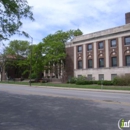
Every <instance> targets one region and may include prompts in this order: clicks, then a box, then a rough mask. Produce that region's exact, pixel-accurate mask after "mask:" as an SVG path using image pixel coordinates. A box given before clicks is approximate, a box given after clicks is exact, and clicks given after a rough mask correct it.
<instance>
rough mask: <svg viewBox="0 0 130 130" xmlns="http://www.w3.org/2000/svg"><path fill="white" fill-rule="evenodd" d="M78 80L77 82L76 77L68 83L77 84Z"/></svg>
mask: <svg viewBox="0 0 130 130" xmlns="http://www.w3.org/2000/svg"><path fill="white" fill-rule="evenodd" d="M76 80H77V78H76V77H72V78H71V79H70V81H68V83H71V84H75V83H76Z"/></svg>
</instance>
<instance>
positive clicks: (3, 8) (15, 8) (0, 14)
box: [0, 0, 34, 41]
mask: <svg viewBox="0 0 130 130" xmlns="http://www.w3.org/2000/svg"><path fill="white" fill-rule="evenodd" d="M31 9H32V7H30V6H29V5H28V3H27V0H0V41H2V40H7V39H8V38H9V37H10V36H12V35H14V34H16V33H18V34H21V32H22V34H26V33H25V32H24V31H20V30H19V29H20V27H21V26H22V18H29V19H31V20H34V18H33V13H32V12H31ZM25 36H26V35H25Z"/></svg>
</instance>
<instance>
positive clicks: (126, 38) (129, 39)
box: [125, 37, 130, 45]
mask: <svg viewBox="0 0 130 130" xmlns="http://www.w3.org/2000/svg"><path fill="white" fill-rule="evenodd" d="M129 44H130V37H125V45H129Z"/></svg>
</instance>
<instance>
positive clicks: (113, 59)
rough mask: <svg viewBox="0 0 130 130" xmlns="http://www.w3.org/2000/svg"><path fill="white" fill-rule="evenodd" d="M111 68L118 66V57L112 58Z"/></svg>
mask: <svg viewBox="0 0 130 130" xmlns="http://www.w3.org/2000/svg"><path fill="white" fill-rule="evenodd" d="M111 66H117V57H111Z"/></svg>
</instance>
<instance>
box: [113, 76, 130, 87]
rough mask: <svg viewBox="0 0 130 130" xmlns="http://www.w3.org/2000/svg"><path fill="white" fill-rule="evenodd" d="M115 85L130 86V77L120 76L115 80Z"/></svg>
mask: <svg viewBox="0 0 130 130" xmlns="http://www.w3.org/2000/svg"><path fill="white" fill-rule="evenodd" d="M113 84H114V85H118V86H130V75H120V76H117V77H115V78H114V79H113Z"/></svg>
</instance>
